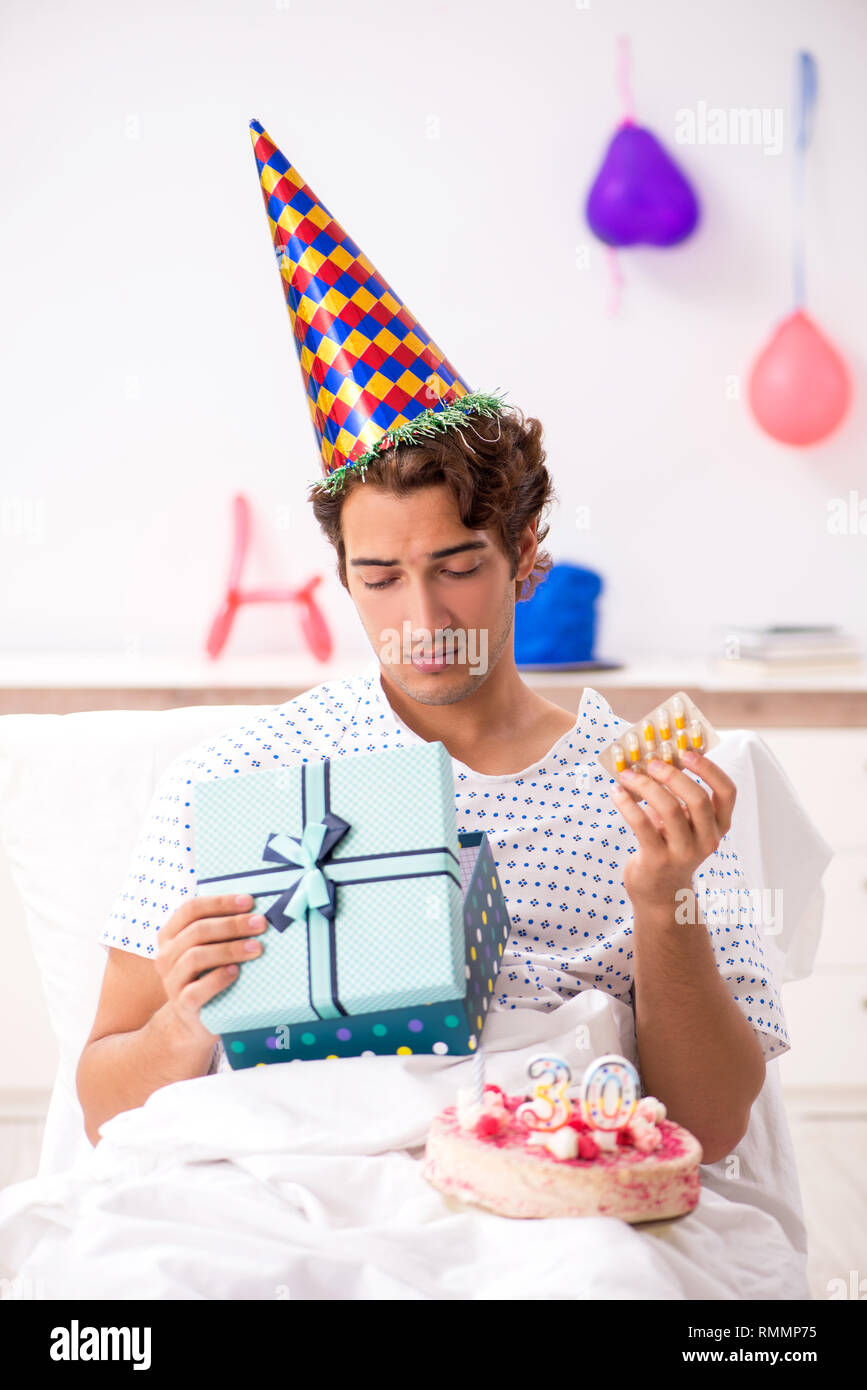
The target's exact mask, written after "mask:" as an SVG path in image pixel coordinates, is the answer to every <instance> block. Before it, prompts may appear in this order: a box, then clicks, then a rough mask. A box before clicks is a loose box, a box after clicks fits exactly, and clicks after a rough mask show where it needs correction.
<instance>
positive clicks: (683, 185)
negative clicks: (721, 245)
mask: <svg viewBox="0 0 867 1390" xmlns="http://www.w3.org/2000/svg"><path fill="white" fill-rule="evenodd" d="M586 213H587V221H588V222H589V223H590V227H591V229H592V230H593V232H594V233H595V235H596V236H598V237H599V239H600V241H604V242H607V244H608V245H609V246H634V245H635V244H636V243H637V242H647V243H648V244H649V245H651V246H673V245H674V244H675V242H678V241H683V240H684V238H685V237H688V236H689V234H690V232H691V231H692V230H693V228H694V227H695V225H696V223H697V222H698V200H697V198H696V196H695V194H694V193H693V191H692V188H691V187H690V185H689V183H688V182H687V180H686V179H685V178H684V176H683V174H682V173H681V172H680V170H679V169H678V167H677V165H676V164H675V163H674V162H673V161H672V160H671V159H670V158H669V156H668V155H667V154H666V153H665V150H664V149H663V148H662V146H661V145H660V143H659V141H658V140H657V139H656V136H655V135H651V133H650V131H649V130H644V129H643V128H642V127H641V126H637V125H635V124H633V122H632V121H624V122H623V124H622V125H621V126H620V127H619V128H618V130H617V131H616V133H615V135H614V138H613V140H612V141H611V144H610V145H609V146H608V150H607V152H606V155H605V158H604V160H603V161H602V168H601V169H600V170H599V173H598V174H597V175H596V179H595V181H594V183H593V187H592V188H591V189H590V192H589V194H588V196H587V207H586Z"/></svg>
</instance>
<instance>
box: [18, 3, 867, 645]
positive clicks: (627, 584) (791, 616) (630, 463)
mask: <svg viewBox="0 0 867 1390" xmlns="http://www.w3.org/2000/svg"><path fill="white" fill-rule="evenodd" d="M0 23H2V44H0V65H2V66H0V110H2V130H3V139H2V188H3V198H2V219H0V238H2V242H0V293H2V319H3V325H4V331H3V333H2V335H0V354H2V367H0V380H2V390H3V405H2V411H0V460H2V465H0V466H2V486H0V528H2V553H0V585H2V590H3V592H4V595H5V598H4V603H3V609H2V618H0V646H2V649H3V650H5V651H6V652H7V653H8V652H18V653H36V652H39V653H43V652H49V653H64V652H70V653H71V652H87V653H104V654H108V655H117V656H120V655H122V654H124V653H128V654H131V655H143V656H160V655H167V656H176V655H184V656H187V655H196V654H198V653H199V652H200V651H201V648H202V644H203V642H204V637H205V633H206V631H207V627H208V624H209V621H210V618H211V615H212V612H213V609H214V607H215V606H216V604H217V602H218V599H219V597H220V594H221V591H222V587H223V583H224V576H225V571H226V567H227V560H228V548H229V540H230V499H231V497H232V495H233V493H234V492H235V491H236V490H237V489H243V490H244V491H245V492H246V493H247V495H248V497H249V498H250V501H251V503H252V505H253V507H254V509H255V517H256V530H255V547H254V553H253V563H252V564H251V565H250V567H249V570H248V572H247V574H246V576H245V579H246V580H247V581H248V582H249V583H257V584H258V583H265V582H268V583H275V584H286V585H288V584H292V583H299V582H301V581H302V580H303V579H305V578H306V577H307V575H308V574H309V573H310V572H311V571H314V570H316V571H319V572H322V573H324V574H326V575H327V576H328V580H327V589H326V594H327V603H328V607H329V612H330V615H331V620H332V623H333V626H334V631H335V636H336V639H337V655H338V656H346V655H352V654H353V653H354V652H355V651H357V652H358V653H359V654H363V655H364V656H365V658H366V657H367V656H369V655H370V652H369V648H368V646H367V643H366V638H365V637H364V634H363V631H362V629H361V626H360V624H359V622H358V620H357V618H356V615H355V609H354V606H353V605H352V603H351V601H350V600H349V598H348V596H346V595H345V594H344V592H343V591H342V590H341V589H340V587H339V585H338V583H337V580H336V577H335V576H334V560H333V555H332V552H331V550H330V548H329V547H328V546H327V544H326V542H325V541H324V540H323V538H322V537H321V536H320V535H319V532H318V529H317V527H316V524H315V522H314V520H313V517H312V514H311V513H310V511H309V508H308V506H307V504H306V502H305V495H306V487H307V484H308V483H309V482H310V481H312V480H313V478H315V477H316V476H317V475H318V468H319V464H318V455H317V452H316V448H315V441H314V436H313V431H312V426H311V423H310V418H309V415H308V410H307V405H306V401H305V397H304V392H303V389H302V385H301V376H300V371H299V367H298V363H297V358H296V354H295V349H294V346H293V343H292V339H291V335H290V327H289V319H288V314H287V311H286V308H285V304H284V300H283V293H282V288H281V285H280V280H279V276H278V273H277V270H276V267H275V263H274V256H273V253H272V250H271V244H270V240H269V236H268V229H267V223H266V219H265V213H264V208H263V205H262V199H261V195H260V192H259V186H258V180H257V177H256V171H255V165H254V160H253V155H252V150H251V144H250V137H249V133H248V122H249V120H250V119H251V118H252V117H257V118H259V119H260V120H261V121H262V123H263V124H264V126H265V128H266V129H267V130H268V131H269V132H270V134H271V135H272V136H273V138H274V139H275V141H276V142H277V144H278V145H279V146H280V147H281V148H282V150H283V152H284V153H285V154H286V156H287V157H288V158H289V159H290V161H292V162H293V163H294V164H295V165H296V166H297V167H298V169H299V171H300V172H301V174H302V176H303V177H304V178H305V179H306V180H307V182H308V183H309V184H310V185H311V187H312V188H313V189H314V191H315V192H316V193H317V194H318V195H319V197H320V198H321V199H322V200H323V201H324V202H325V203H326V205H327V206H328V207H329V208H330V210H331V212H332V213H333V214H334V216H335V217H337V218H338V220H339V221H341V222H342V223H343V225H344V226H345V228H346V229H347V231H348V232H349V234H350V236H352V237H353V239H354V240H355V241H357V242H358V244H359V245H360V246H361V248H362V250H364V251H365V252H366V253H367V255H368V256H370V258H371V260H372V261H373V263H374V265H376V266H377V268H378V269H379V270H380V271H381V272H382V274H383V275H384V276H385V278H386V279H387V280H388V281H389V282H390V283H391V285H392V287H393V288H394V290H395V291H396V293H397V294H398V295H399V296H400V297H402V298H403V299H404V300H405V301H406V303H407V305H408V307H409V308H410V310H411V311H412V312H413V313H415V314H416V315H417V316H418V318H419V319H420V321H421V323H422V324H423V325H424V327H425V328H426V329H427V331H428V332H429V333H430V334H431V335H432V336H433V338H434V339H435V340H436V341H437V342H438V343H439V345H440V346H441V347H442V348H443V350H444V351H445V353H446V355H447V356H448V357H449V358H450V360H451V361H452V362H453V364H454V365H455V367H456V368H457V370H458V371H459V372H460V373H461V374H462V375H463V376H464V377H465V378H466V379H467V381H468V382H469V383H470V385H471V386H472V387H474V388H476V389H488V390H491V389H503V390H507V391H508V393H509V399H510V400H511V401H512V402H514V403H515V404H517V405H520V406H521V407H522V408H523V409H524V410H525V411H526V412H527V413H529V414H533V415H537V416H539V418H540V419H541V420H542V421H543V423H544V425H545V431H546V439H547V444H548V449H549V462H550V465H551V467H552V470H553V473H554V479H555V485H556V487H557V492H558V496H559V499H560V501H559V507H558V509H557V511H556V513H555V515H554V518H553V527H552V532H551V536H550V538H549V544H550V545H551V548H552V549H553V553H554V555H555V558H556V559H558V560H571V561H574V562H576V563H579V564H586V565H589V566H591V567H593V568H595V569H597V570H599V571H600V572H601V573H602V575H603V577H604V580H605V592H604V594H603V596H602V600H601V629H600V633H599V640H598V642H597V653H598V654H600V655H605V656H609V657H613V658H617V659H619V660H629V661H632V660H635V659H638V658H639V657H640V656H641V654H642V653H645V652H648V651H657V652H658V651H659V650H660V649H663V650H664V651H665V652H666V653H670V654H691V655H697V654H704V653H705V652H707V651H709V650H711V649H712V648H713V646H714V642H715V637H714V632H715V629H716V627H718V626H720V625H721V626H722V627H725V626H726V625H732V624H737V623H748V622H765V621H777V622H803V621H810V620H815V621H820V622H837V623H840V624H842V625H843V626H844V627H846V628H848V629H849V630H850V631H852V632H853V633H854V634H855V635H856V636H858V637H859V638H860V639H861V640H862V641H863V640H864V639H865V638H867V606H865V604H864V592H865V569H867V566H865V558H867V536H863V535H860V536H859V535H853V534H850V535H846V536H834V535H830V534H829V533H828V530H827V525H826V521H827V508H828V504H829V500H830V499H832V498H834V497H845V496H847V495H848V493H849V491H850V489H856V490H858V496H859V498H860V499H862V500H863V499H865V498H867V481H865V447H864V445H865V404H864V395H865V392H864V324H865V321H867V312H865V310H867V304H865V299H867V284H865V276H864V273H863V258H864V246H865V241H867V236H865V233H867V226H865V210H867V193H865V180H864V173H863V170H864V151H865V149H867V103H865V100H864V85H865V79H864V73H865V56H867V41H865V40H867V10H865V6H864V5H863V4H861V3H858V0H800V3H798V2H796V0H761V3H756V0H703V3H702V4H701V5H696V4H694V3H692V0H665V3H662V4H657V5H649V4H647V3H646V2H642V0H621V2H620V3H608V4H606V3H603V2H602V0H590V3H589V4H584V5H580V6H579V5H576V3H575V0H540V3H537V4H534V5H528V4H526V3H520V2H519V0H496V3H494V0H471V2H470V3H466V0H464V3H461V4H458V3H457V2H456V0H445V2H444V3H423V4H411V3H407V0H372V3H367V4H363V5H359V4H357V3H350V0H324V3H314V0H280V3H277V4H275V3H274V0H261V2H260V3H258V2H257V0H248V2H247V3H242V0H208V3H204V0H171V2H169V0H151V3H148V4H146V5H144V4H139V5H133V4H120V5H118V4H117V3H111V4H110V3H107V0H84V2H83V3H68V2H67V3H60V2H59V0H54V2H53V3H51V2H50V0H40V3H39V4H36V5H33V4H27V3H24V0H6V2H5V4H4V7H3V14H2V20H0ZM620 33H626V34H628V35H629V36H630V39H631V42H632V55H633V64H632V83H633V89H634V94H635V103H636V115H637V118H638V120H639V122H640V123H642V124H646V125H648V126H649V127H650V128H651V129H652V130H653V131H654V132H655V134H656V135H657V136H658V137H659V138H660V139H661V140H662V141H663V143H664V144H665V145H666V146H667V148H668V149H669V152H670V153H672V154H673V155H674V156H675V157H676V158H677V159H678V161H679V163H680V164H681V167H682V168H683V169H684V171H685V172H686V174H687V175H688V176H689V177H690V179H691V180H692V181H693V184H694V186H695V187H696V190H697V192H698V194H699V197H700V199H701V202H702V207H703V221H702V224H701V226H700V228H699V230H698V232H697V233H696V234H695V235H694V236H693V237H692V238H690V239H689V240H688V241H687V242H685V243H684V244H682V245H681V246H680V247H677V248H674V249H672V250H667V251H660V250H653V249H650V248H645V249H639V250H634V251H626V252H623V253H621V254H620V257H619V262H620V266H621V269H622V272H623V274H624V276H625V278H626V285H625V287H624V291H623V299H622V305H621V310H620V313H619V314H617V315H616V316H608V314H607V313H606V303H607V299H608V295H609V279H608V268H607V265H606V257H605V252H604V251H603V249H602V247H601V246H600V244H599V243H597V242H595V241H594V240H593V238H592V236H591V234H590V232H589V230H588V228H587V226H586V223H585V222H584V218H583V204H584V199H585V197H586V193H587V190H588V188H589V186H590V183H591V182H592V179H593V177H594V175H595V172H596V170H597V168H598V165H599V162H600V160H601V158H602V156H603V154H604V151H605V148H606V144H607V141H608V140H609V138H610V137H611V135H612V134H613V132H614V130H615V128H616V125H617V124H618V122H619V120H620V117H621V106H620V101H619V97H618V92H617V86H616V81H615V67H616V38H617V35H618V34H620ZM800 47H807V48H809V49H810V51H811V52H812V53H813V54H814V55H815V57H816V59H817V62H818V67H819V84H820V105H819V109H818V113H817V120H816V127H815V135H814V140H813V144H812V146H811V149H810V152H809V163H808V171H807V195H808V217H807V233H808V277H807V284H808V305H809V307H810V309H811V312H812V313H813V314H814V315H815V317H816V319H817V321H818V323H819V324H820V325H821V326H822V327H823V328H824V330H825V332H826V333H827V334H828V336H829V337H830V338H831V340H832V341H834V342H835V343H836V345H837V346H838V348H839V350H840V351H841V352H842V353H843V354H844V355H845V356H846V357H847V359H848V361H849V363H850V365H851V368H852V371H853V375H854V379H855V387H856V400H855V406H854V410H853V413H852V414H851V416H850V418H849V420H848V422H847V423H846V424H845V425H844V426H843V427H842V428H841V430H840V431H839V432H838V434H837V435H836V436H835V437H833V438H832V439H831V440H829V441H828V442H827V443H826V444H824V445H821V446H819V447H814V448H812V449H807V450H796V449H791V448H787V447H786V446H784V445H781V444H777V443H775V442H773V441H771V440H770V439H768V438H767V437H766V436H764V435H763V434H762V433H761V431H760V430H759V428H758V426H757V425H755V424H754V423H753V422H752V420H751V418H750V416H749V413H748V409H747V406H746V402H745V399H743V398H742V399H741V400H740V401H738V400H732V399H730V398H729V396H730V393H731V382H732V379H737V380H738V381H739V382H740V385H741V389H742V391H744V390H745V386H746V378H747V373H748V370H749V367H750V364H751V362H752V361H753V359H754V356H755V354H756V353H757V352H758V350H759V349H760V348H761V346H762V345H763V343H764V342H765V340H766V339H767V337H768V336H769V334H770V332H771V330H772V328H773V326H774V325H775V323H776V322H777V321H778V320H779V319H781V318H782V317H784V316H785V315H786V314H787V313H788V312H789V311H790V309H791V269H790V266H791V256H790V240H791V235H790V234H791V201H792V199H791V189H792V144H791V137H792V125H793V121H792V116H793V92H794V59H795V52H796V50H797V49H798V48H800ZM701 102H704V103H706V105H707V106H708V107H722V108H724V109H726V110H728V109H730V108H738V107H756V108H765V109H768V110H771V111H773V110H775V109H777V108H780V109H782V111H783V135H784V140H783V148H782V151H781V153H779V154H777V155H766V154H765V153H764V151H763V149H762V147H761V146H755V145H753V146H743V145H741V146H737V145H729V146H720V145H709V144H704V145H701V144H696V145H693V146H684V145H678V144H676V143H675V139H674V132H675V125H676V113H677V111H678V110H679V109H682V108H691V109H697V108H698V106H699V103H701ZM588 247H589V248H590V253H589V265H588V266H587V267H586V268H580V265H579V258H580V251H581V248H588ZM579 507H589V509H590V512H589V517H590V526H589V529H580V528H579V527H578V526H577V525H576V515H577V511H576V509H577V508H579ZM290 523H291V529H290ZM299 650H301V639H300V635H299V632H298V629H297V624H296V621H295V619H294V616H293V615H292V614H291V613H290V612H288V611H285V610H283V609H282V608H272V607H262V608H259V609H258V610H256V611H250V610H248V611H246V612H245V613H244V614H243V615H242V617H241V618H240V619H239V621H238V623H237V624H236V628H235V631H234V633H233V636H232V639H231V653H232V655H233V656H237V655H240V656H244V655H245V654H250V655H253V654H258V653H262V654H279V653H282V652H285V653H287V655H289V654H294V653H296V652H298V651H299Z"/></svg>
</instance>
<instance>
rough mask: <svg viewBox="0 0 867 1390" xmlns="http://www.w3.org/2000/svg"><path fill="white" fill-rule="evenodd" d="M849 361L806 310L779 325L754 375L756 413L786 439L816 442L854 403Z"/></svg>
mask: <svg viewBox="0 0 867 1390" xmlns="http://www.w3.org/2000/svg"><path fill="white" fill-rule="evenodd" d="M850 396H851V384H850V380H849V372H848V369H847V367H846V363H845V362H844V361H843V359H842V357H841V356H840V354H839V353H838V352H837V351H836V349H835V348H833V347H832V346H831V344H830V343H829V342H828V340H827V338H824V337H823V336H822V334H821V333H820V332H819V329H818V328H817V327H816V325H815V324H814V323H813V321H812V319H810V318H809V316H808V315H807V314H805V313H804V312H803V310H801V309H798V310H796V311H795V313H794V314H791V315H790V316H789V317H788V318H787V319H784V320H783V322H782V323H781V324H780V325H779V326H778V328H777V330H776V332H775V333H774V336H773V337H772V339H771V341H770V342H769V343H768V345H767V347H766V348H765V349H764V351H763V352H762V353H761V354H760V355H759V357H758V358H757V360H756V363H755V366H754V367H753V370H752V372H751V374H750V388H749V399H750V407H751V409H752V412H753V414H754V415H755V417H756V419H757V420H758V422H759V424H760V425H761V427H762V429H763V430H765V431H766V432H767V433H768V434H769V435H771V436H772V437H773V438H774V439H779V440H781V441H782V443H783V444H816V443H818V441H819V440H820V439H825V438H826V437H827V436H828V435H829V434H831V432H832V431H833V430H835V429H836V428H837V426H838V425H839V423H840V421H841V420H842V419H843V416H844V415H845V414H846V410H847V408H848V406H849V400H850Z"/></svg>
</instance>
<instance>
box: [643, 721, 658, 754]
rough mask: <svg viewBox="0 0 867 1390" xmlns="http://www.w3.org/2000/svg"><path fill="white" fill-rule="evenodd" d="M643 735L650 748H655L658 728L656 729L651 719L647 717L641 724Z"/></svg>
mask: <svg viewBox="0 0 867 1390" xmlns="http://www.w3.org/2000/svg"><path fill="white" fill-rule="evenodd" d="M641 737H642V738H643V739H644V742H645V743H646V744H647V747H648V748H653V747H654V746H655V744H656V730H655V729H654V727H653V724H652V723H651V721H650V720H649V719H645V721H644V723H643V724H642V726H641Z"/></svg>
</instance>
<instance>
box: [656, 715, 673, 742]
mask: <svg viewBox="0 0 867 1390" xmlns="http://www.w3.org/2000/svg"><path fill="white" fill-rule="evenodd" d="M656 722H657V724H658V725H659V737H660V738H671V723H670V722H669V718H668V710H667V709H661V710H660V711H659V713H658V714H657V716H656Z"/></svg>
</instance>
